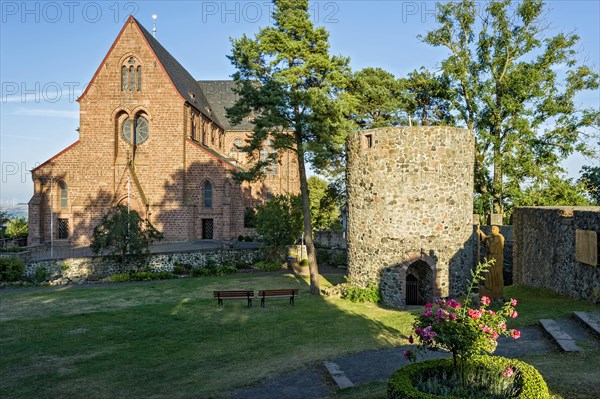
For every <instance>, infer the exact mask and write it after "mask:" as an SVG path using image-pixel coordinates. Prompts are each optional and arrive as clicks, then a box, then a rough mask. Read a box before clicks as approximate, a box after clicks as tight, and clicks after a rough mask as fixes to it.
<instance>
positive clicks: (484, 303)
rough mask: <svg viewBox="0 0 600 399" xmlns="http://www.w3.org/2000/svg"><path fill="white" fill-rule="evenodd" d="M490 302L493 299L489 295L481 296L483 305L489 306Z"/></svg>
mask: <svg viewBox="0 0 600 399" xmlns="http://www.w3.org/2000/svg"><path fill="white" fill-rule="evenodd" d="M490 302H491V300H490V298H489V297H487V296H485V295H484V296H482V297H481V304H482V305H484V306H487V305H489V304H490Z"/></svg>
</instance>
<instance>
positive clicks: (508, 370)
mask: <svg viewBox="0 0 600 399" xmlns="http://www.w3.org/2000/svg"><path fill="white" fill-rule="evenodd" d="M513 374H514V371H513V369H512V367H510V366H506V370H504V371H503V372H502V377H507V378H508V377H512V375H513Z"/></svg>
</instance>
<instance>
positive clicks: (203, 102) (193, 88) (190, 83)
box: [134, 18, 220, 124]
mask: <svg viewBox="0 0 600 399" xmlns="http://www.w3.org/2000/svg"><path fill="white" fill-rule="evenodd" d="M134 19H135V18H134ZM136 23H137V25H138V26H139V28H140V31H141V32H142V34H143V35H144V37H145V38H146V41H147V42H148V44H149V45H150V47H151V48H152V50H153V51H154V54H156V57H157V58H158V60H159V61H160V63H161V64H162V66H163V67H164V68H165V71H166V72H167V74H168V75H169V77H170V78H171V80H172V81H173V84H174V85H175V88H176V89H177V91H179V94H181V96H182V97H183V98H184V99H185V100H186V101H187V102H189V103H190V104H192V105H193V106H194V107H196V108H197V109H198V110H200V111H202V112H203V113H204V114H205V115H207V116H209V117H211V111H210V104H209V102H208V101H207V99H206V97H205V96H204V93H203V92H202V90H201V89H200V86H199V85H198V83H197V82H196V79H194V78H193V77H192V75H190V73H189V72H188V71H187V70H186V69H185V68H184V67H183V66H182V65H181V64H180V63H179V61H177V60H176V59H175V57H173V56H172V55H171V53H169V52H168V51H167V49H165V48H164V47H163V46H162V44H160V43H159V42H158V40H156V39H155V38H154V36H152V34H151V33H150V32H148V31H147V30H146V28H144V27H143V26H142V24H140V23H139V22H138V21H137V20H136ZM215 122H217V124H220V123H219V121H215Z"/></svg>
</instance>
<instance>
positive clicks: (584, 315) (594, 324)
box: [573, 312, 600, 338]
mask: <svg viewBox="0 0 600 399" xmlns="http://www.w3.org/2000/svg"><path fill="white" fill-rule="evenodd" d="M573 316H575V319H577V320H578V321H579V322H581V323H582V324H584V325H585V326H586V327H587V328H588V329H589V330H590V331H591V332H592V333H593V334H594V335H595V336H596V337H597V338H600V312H573Z"/></svg>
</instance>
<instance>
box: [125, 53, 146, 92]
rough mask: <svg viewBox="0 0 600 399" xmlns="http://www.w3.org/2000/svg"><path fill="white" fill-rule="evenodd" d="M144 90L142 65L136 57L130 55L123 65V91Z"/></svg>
mask: <svg viewBox="0 0 600 399" xmlns="http://www.w3.org/2000/svg"><path fill="white" fill-rule="evenodd" d="M141 90H142V66H141V65H140V63H139V61H138V60H137V59H136V58H135V57H129V58H128V59H127V60H126V61H125V62H124V63H123V65H121V91H141Z"/></svg>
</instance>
